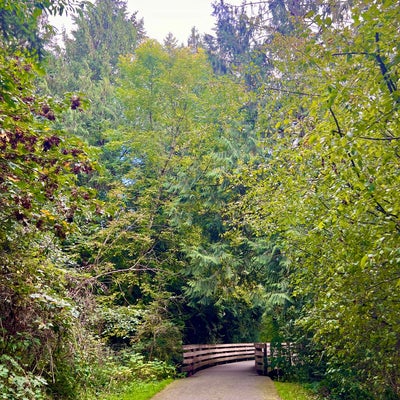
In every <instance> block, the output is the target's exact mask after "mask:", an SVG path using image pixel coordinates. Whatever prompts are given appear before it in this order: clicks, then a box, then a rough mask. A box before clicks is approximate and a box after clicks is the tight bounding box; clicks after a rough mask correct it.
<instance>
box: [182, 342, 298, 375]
mask: <svg viewBox="0 0 400 400" xmlns="http://www.w3.org/2000/svg"><path fill="white" fill-rule="evenodd" d="M294 359H295V355H294V353H293V348H292V346H291V345H290V344H288V343H282V344H279V345H271V343H234V344H190V345H185V346H183V362H182V368H181V370H182V372H186V373H187V374H188V375H193V374H194V373H195V372H196V371H198V370H200V369H204V368H208V367H212V366H215V365H219V364H225V363H232V362H238V361H247V360H254V362H255V368H256V370H257V373H258V374H259V375H268V374H270V373H271V372H272V371H274V370H277V369H281V368H283V367H284V365H283V364H285V365H292V364H293V363H294Z"/></svg>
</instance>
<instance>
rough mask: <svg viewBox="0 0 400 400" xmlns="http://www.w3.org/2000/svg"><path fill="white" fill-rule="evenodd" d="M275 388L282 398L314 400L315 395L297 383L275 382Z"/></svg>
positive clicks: (284, 399)
mask: <svg viewBox="0 0 400 400" xmlns="http://www.w3.org/2000/svg"><path fill="white" fill-rule="evenodd" d="M274 384H275V387H276V390H277V391H278V394H279V397H280V398H281V399H282V400H316V399H317V397H316V395H315V394H314V393H312V392H311V391H310V390H308V389H306V388H305V387H304V386H302V385H301V384H299V383H293V382H276V381H274Z"/></svg>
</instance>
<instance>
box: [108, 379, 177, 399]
mask: <svg viewBox="0 0 400 400" xmlns="http://www.w3.org/2000/svg"><path fill="white" fill-rule="evenodd" d="M172 381H173V379H165V380H163V381H161V382H132V383H131V384H130V385H128V386H126V387H124V388H123V390H122V391H121V392H120V393H117V394H112V395H107V396H104V397H103V398H102V399H101V400H149V399H151V398H152V397H153V396H154V395H155V394H156V393H158V392H159V391H161V390H162V389H164V388H165V386H167V385H168V384H169V383H171V382H172Z"/></svg>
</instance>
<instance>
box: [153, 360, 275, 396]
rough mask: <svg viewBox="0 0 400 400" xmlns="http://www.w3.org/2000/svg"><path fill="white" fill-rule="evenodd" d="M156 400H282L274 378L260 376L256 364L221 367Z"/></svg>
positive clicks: (169, 388) (169, 389) (174, 386)
mask: <svg viewBox="0 0 400 400" xmlns="http://www.w3.org/2000/svg"><path fill="white" fill-rule="evenodd" d="M152 400H279V397H278V394H277V392H276V389H275V386H274V384H273V382H272V381H271V379H270V378H268V377H266V376H260V375H258V374H257V372H256V370H255V368H254V361H242V362H237V363H232V364H224V365H218V366H216V367H211V368H208V369H205V370H202V371H199V372H197V373H196V374H194V375H193V376H190V377H189V378H184V379H180V380H177V381H175V382H173V383H171V384H170V385H169V386H167V387H166V388H165V389H164V390H163V391H161V392H160V393H158V394H156V395H155V396H154V397H153V399H152Z"/></svg>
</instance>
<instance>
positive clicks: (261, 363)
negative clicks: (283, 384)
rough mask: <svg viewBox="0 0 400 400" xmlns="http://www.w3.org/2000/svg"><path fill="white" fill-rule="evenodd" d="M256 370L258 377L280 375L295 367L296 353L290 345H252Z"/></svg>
mask: <svg viewBox="0 0 400 400" xmlns="http://www.w3.org/2000/svg"><path fill="white" fill-rule="evenodd" d="M254 348H255V354H254V356H255V360H256V370H257V373H258V374H260V375H271V376H273V375H274V372H275V373H278V374H279V373H282V370H286V369H288V368H289V367H292V366H294V365H296V362H297V361H298V360H297V352H296V349H295V346H294V345H293V344H292V343H273V344H272V343H254Z"/></svg>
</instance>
